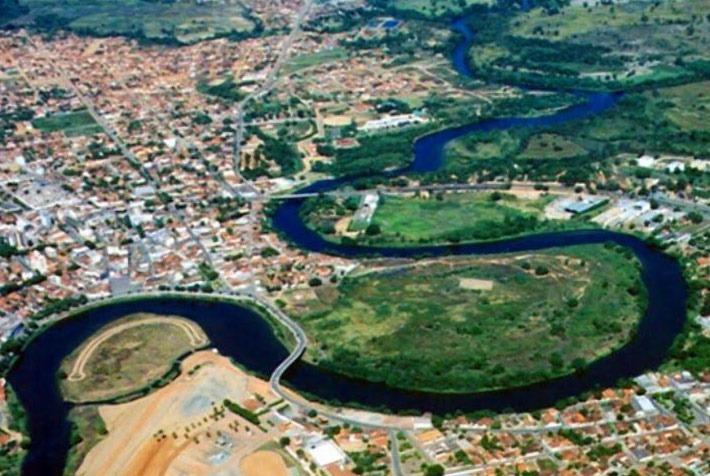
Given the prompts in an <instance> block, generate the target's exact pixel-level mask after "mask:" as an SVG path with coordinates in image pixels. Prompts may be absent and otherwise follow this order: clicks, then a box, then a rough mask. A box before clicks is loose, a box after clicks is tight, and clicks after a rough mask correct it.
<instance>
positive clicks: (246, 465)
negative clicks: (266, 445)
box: [239, 451, 289, 476]
mask: <svg viewBox="0 0 710 476" xmlns="http://www.w3.org/2000/svg"><path fill="white" fill-rule="evenodd" d="M239 469H240V471H241V472H242V474H243V475H244V476H263V475H265V474H268V475H269V476H288V474H289V470H288V467H287V466H286V464H285V463H284V460H283V458H282V457H281V455H279V454H278V453H274V452H273V451H257V452H255V453H252V454H250V455H249V456H247V457H245V458H244V459H242V461H241V463H239Z"/></svg>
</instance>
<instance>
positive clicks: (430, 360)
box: [287, 245, 646, 392]
mask: <svg viewBox="0 0 710 476" xmlns="http://www.w3.org/2000/svg"><path fill="white" fill-rule="evenodd" d="M643 289H644V288H643V286H642V285H641V283H640V277H639V268H638V263H637V262H636V260H635V258H634V257H633V255H631V254H630V253H629V252H628V250H624V249H620V248H617V247H615V246H611V245H609V246H602V245H587V246H579V247H570V248H565V249H552V250H549V251H544V252H536V253H526V254H517V255H500V256H491V257H480V258H461V259H449V260H447V259H441V260H437V261H434V262H421V263H419V264H417V265H415V266H413V267H402V268H396V269H390V270H389V271H384V272H374V273H369V274H364V275H362V276H359V277H350V278H346V279H345V280H344V281H343V282H342V283H340V284H339V285H338V286H323V287H319V288H316V289H315V290H313V291H311V293H310V295H304V294H303V293H302V292H301V293H298V298H296V295H292V296H291V298H292V299H290V304H289V305H288V306H287V312H288V313H289V314H291V315H294V316H296V318H297V319H298V321H299V323H300V324H301V325H302V326H303V327H304V329H305V330H306V332H307V334H308V335H309V338H310V342H311V345H310V347H309V349H308V350H307V354H306V358H307V360H309V361H311V362H315V363H318V365H320V366H323V367H326V368H328V369H331V370H334V371H336V372H341V373H344V374H347V375H351V376H355V377H360V378H364V379H368V380H372V381H382V382H385V383H387V384H388V385H391V386H395V387H401V388H407V389H416V390H429V391H437V392H475V391H481V390H489V389H494V388H504V387H513V386H520V385H525V384H528V383H531V382H535V381H540V380H543V379H547V378H550V377H555V376H561V375H565V374H569V373H571V372H574V371H575V369H580V368H584V367H585V366H586V365H587V363H588V362H590V361H592V360H594V359H596V358H599V357H601V356H603V355H606V354H608V353H609V352H611V351H612V350H613V349H616V348H618V347H620V346H621V345H623V344H624V343H625V342H627V341H628V339H629V337H630V335H632V334H633V332H634V329H635V327H636V325H637V323H638V322H639V319H640V317H641V315H642V311H643V309H644V308H645V302H646V301H645V296H644V294H643V293H644V291H643Z"/></svg>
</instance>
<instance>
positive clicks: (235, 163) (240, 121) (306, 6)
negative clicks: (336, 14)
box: [232, 0, 313, 195]
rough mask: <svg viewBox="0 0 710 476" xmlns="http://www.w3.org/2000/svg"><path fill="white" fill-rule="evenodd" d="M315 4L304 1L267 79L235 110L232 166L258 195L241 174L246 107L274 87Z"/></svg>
mask: <svg viewBox="0 0 710 476" xmlns="http://www.w3.org/2000/svg"><path fill="white" fill-rule="evenodd" d="M312 5H313V0H305V1H304V2H303V5H301V8H300V9H299V10H298V13H297V14H296V18H295V19H294V21H293V25H292V26H291V31H290V33H289V34H288V36H287V37H286V39H285V40H284V41H283V43H282V44H281V48H280V51H279V55H278V57H277V58H276V62H275V63H274V65H273V67H272V68H271V70H270V71H269V74H268V75H267V76H266V79H265V80H264V82H263V83H262V85H261V87H260V88H258V89H257V90H256V91H254V92H252V93H251V94H249V95H248V96H247V97H245V98H244V99H242V101H241V102H240V103H239V104H237V107H236V110H235V116H236V117H235V128H236V133H235V137H234V146H233V148H232V167H233V169H234V173H235V175H236V176H237V177H240V178H241V179H242V181H243V182H244V183H245V184H247V185H248V186H249V188H250V189H251V192H252V193H254V194H256V195H258V194H259V189H258V188H257V187H256V186H255V185H253V184H252V183H251V182H250V181H249V180H246V179H244V177H242V174H241V170H240V161H241V144H242V141H243V140H244V126H245V124H244V108H245V107H246V106H247V104H249V102H251V101H253V100H255V99H258V98H260V97H263V96H265V95H266V94H268V93H269V92H271V90H272V89H273V88H274V86H275V85H276V82H277V80H278V77H279V73H280V71H281V67H282V66H283V65H284V64H285V63H286V61H287V60H288V58H289V55H290V54H291V46H292V45H293V42H294V41H295V40H296V38H297V37H298V35H299V34H300V33H301V25H302V24H303V20H305V19H306V18H307V17H308V14H309V12H310V10H311V6H312Z"/></svg>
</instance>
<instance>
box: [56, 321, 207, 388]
mask: <svg viewBox="0 0 710 476" xmlns="http://www.w3.org/2000/svg"><path fill="white" fill-rule="evenodd" d="M207 343H208V340H207V337H206V336H205V335H204V333H203V332H202V330H201V329H200V328H199V327H198V326H197V325H196V324H194V323H193V322H191V321H189V320H187V319H183V318H179V317H174V316H168V317H166V316H157V315H153V314H134V315H131V316H127V317H125V318H122V319H119V320H117V321H115V322H113V323H111V324H109V325H107V326H105V327H103V328H102V329H100V330H99V331H97V332H96V333H95V334H94V335H93V336H91V337H90V338H89V339H87V340H86V341H85V342H84V344H82V345H81V346H80V347H79V348H77V349H76V350H75V351H74V352H72V353H71V354H70V355H69V356H68V357H66V358H65V359H64V361H63V362H62V365H61V368H60V382H59V383H60V388H61V390H62V394H63V395H64V398H65V399H66V400H69V401H72V402H91V401H99V400H110V399H114V398H118V397H121V396H124V395H128V394H131V393H133V392H137V391H139V390H142V389H144V388H146V387H148V386H150V385H151V384H154V383H156V382H158V381H159V380H160V379H161V378H163V377H164V376H165V375H166V374H168V373H169V371H170V370H171V369H172V367H173V364H174V362H175V360H176V359H177V358H178V357H180V356H182V355H184V354H186V353H188V352H190V351H193V350H196V349H198V348H202V347H204V346H205V345H207Z"/></svg>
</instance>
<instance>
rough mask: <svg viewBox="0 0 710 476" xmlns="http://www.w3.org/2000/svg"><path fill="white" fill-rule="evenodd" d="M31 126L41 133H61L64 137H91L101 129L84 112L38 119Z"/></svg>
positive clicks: (89, 115)
mask: <svg viewBox="0 0 710 476" xmlns="http://www.w3.org/2000/svg"><path fill="white" fill-rule="evenodd" d="M32 125H33V126H34V127H36V128H37V129H39V130H41V131H42V132H60V131H61V132H63V133H64V134H65V135H66V136H69V137H72V136H78V135H93V134H98V133H100V132H101V131H102V130H103V129H102V128H101V126H100V125H99V124H97V123H96V121H95V120H94V118H93V117H92V116H91V114H89V112H88V111H86V110H80V111H73V112H66V113H60V114H52V115H51V116H46V117H39V118H37V119H34V120H33V121H32Z"/></svg>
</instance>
